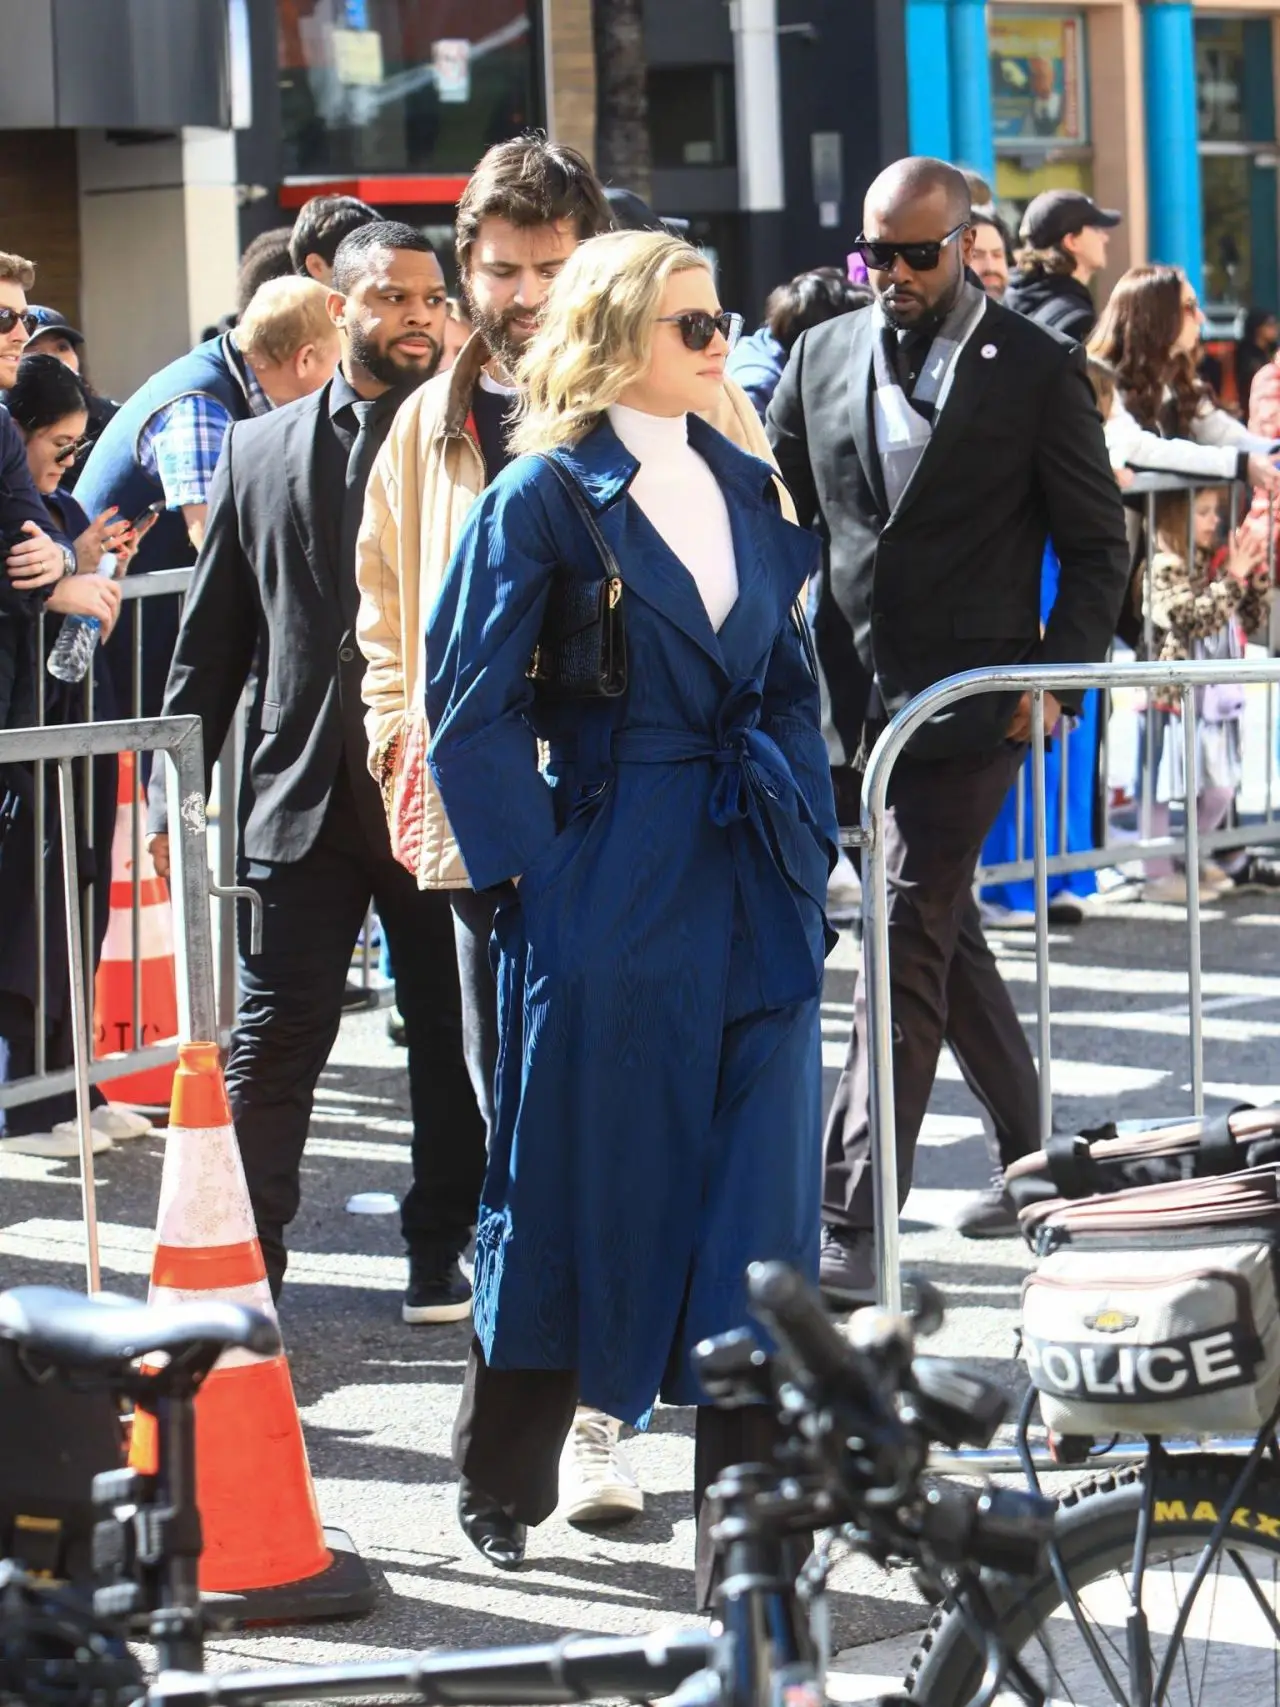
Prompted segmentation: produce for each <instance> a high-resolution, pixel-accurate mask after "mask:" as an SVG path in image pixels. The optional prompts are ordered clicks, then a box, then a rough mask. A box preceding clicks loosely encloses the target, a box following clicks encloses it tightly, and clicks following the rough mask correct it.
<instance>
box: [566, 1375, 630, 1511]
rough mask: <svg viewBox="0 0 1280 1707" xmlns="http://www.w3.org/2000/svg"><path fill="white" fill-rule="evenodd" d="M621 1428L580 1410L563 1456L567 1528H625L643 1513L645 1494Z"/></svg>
mask: <svg viewBox="0 0 1280 1707" xmlns="http://www.w3.org/2000/svg"><path fill="white" fill-rule="evenodd" d="M621 1426H622V1425H621V1424H620V1423H618V1422H615V1421H614V1419H613V1418H612V1417H607V1416H605V1414H604V1412H603V1411H593V1410H591V1409H589V1408H588V1407H587V1406H586V1405H579V1406H578V1409H577V1413H576V1415H575V1416H574V1419H573V1427H572V1428H571V1429H570V1430H569V1438H568V1439H567V1440H566V1441H565V1443H564V1451H563V1452H562V1453H561V1454H560V1510H559V1514H560V1516H561V1517H563V1518H564V1520H565V1521H566V1523H587V1524H591V1523H622V1522H624V1521H625V1520H626V1519H627V1518H629V1517H634V1516H635V1515H636V1514H637V1513H638V1512H642V1511H643V1510H644V1494H643V1492H642V1491H641V1488H640V1484H639V1482H637V1481H636V1477H635V1472H634V1471H633V1470H632V1468H631V1466H630V1465H629V1464H628V1463H627V1460H626V1458H625V1456H624V1455H623V1451H622V1447H621V1446H620V1445H619V1442H618V1431H619V1429H620V1428H621Z"/></svg>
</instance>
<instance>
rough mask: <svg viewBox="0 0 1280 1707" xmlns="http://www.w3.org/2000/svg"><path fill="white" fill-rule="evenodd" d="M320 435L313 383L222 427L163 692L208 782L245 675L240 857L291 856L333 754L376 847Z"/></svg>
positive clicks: (345, 568)
mask: <svg viewBox="0 0 1280 1707" xmlns="http://www.w3.org/2000/svg"><path fill="white" fill-rule="evenodd" d="M332 430H333V429H332V427H331V425H330V422H329V387H328V386H327V385H326V386H325V387H324V388H323V389H322V390H320V391H319V392H316V393H315V394H314V395H313V396H311V397H306V398H304V399H303V400H302V401H301V402H299V403H292V404H289V405H287V406H286V407H285V408H283V409H275V410H272V412H271V413H270V414H268V415H262V416H260V417H258V418H257V419H256V420H250V421H243V422H239V423H237V424H236V425H234V426H233V427H232V428H231V430H230V432H229V433H228V434H227V437H226V440H225V443H224V445H223V449H222V456H221V459H220V461H219V463H218V469H217V473H216V474H215V475H214V479H213V484H212V486H211V488H210V491H209V514H208V521H207V524H206V529H205V537H204V544H203V545H202V546H201V548H200V555H199V557H198V558H197V560H196V566H195V572H194V574H193V576H192V582H191V590H190V592H189V594H188V595H187V602H186V607H185V609H184V611H183V617H182V629H181V632H180V633H179V635H178V644H177V648H176V650H175V652H174V656H173V664H172V666H171V668H170V670H169V681H168V685H167V687H166V690H165V697H164V710H165V714H166V715H167V716H178V715H184V714H190V713H194V714H195V715H196V716H197V717H199V718H200V719H201V721H202V723H203V725H204V758H205V777H206V789H207V787H208V780H209V778H210V776H211V775H212V771H213V764H214V761H215V760H216V758H217V756H218V754H219V753H220V752H221V750H222V744H223V742H224V741H225V739H226V736H227V731H228V730H229V728H230V727H231V721H232V719H233V718H234V717H235V714H236V710H237V707H238V706H239V704H240V699H241V695H242V694H243V692H244V688H245V684H246V682H247V681H248V680H249V678H250V675H251V674H252V676H253V690H252V696H251V699H250V705H249V716H248V727H247V732H246V738H245V754H244V767H243V772H242V778H241V788H240V832H241V851H242V853H243V854H244V856H245V857H246V858H247V859H253V860H282V861H291V860H298V859H301V858H302V856H303V855H304V854H305V853H306V852H307V851H308V849H309V848H310V847H311V845H312V843H313V842H314V841H315V839H316V835H317V833H318V832H319V829H320V825H321V823H322V821H323V819H324V815H325V810H326V808H327V807H328V804H329V797H330V794H331V793H332V791H333V786H334V782H335V780H336V778H337V775H338V770H339V766H340V764H341V762H342V759H343V756H344V753H345V755H346V759H347V769H348V772H349V774H350V777H351V781H352V786H353V789H354V792H355V796H356V804H357V809H358V811H359V813H360V817H361V820H362V821H363V823H364V825H365V828H366V831H367V832H368V834H369V837H370V839H371V842H372V845H373V847H374V848H380V847H382V846H383V845H384V844H385V845H386V846H387V849H388V853H389V851H390V843H389V838H388V834H387V826H386V819H385V817H384V815H383V811H382V804H381V800H380V798H379V795H378V790H377V788H376V786H375V784H374V781H373V778H372V777H371V776H370V775H369V773H368V770H367V754H368V742H367V739H366V736H365V732H364V702H363V701H362V699H361V697H360V685H361V682H362V680H363V677H364V661H363V658H362V657H361V655H360V650H359V647H358V646H357V645H356V641H355V632H354V630H355V620H356V609H357V605H358V602H359V599H358V592H357V588H356V578H355V563H354V561H352V562H350V563H344V562H342V561H341V551H340V549H339V541H340V536H341V527H342V503H343V497H344V491H343V487H342V486H341V485H340V484H336V483H335V482H334V481H333V480H331V479H330V480H324V479H321V478H319V476H318V469H317V458H318V455H319V447H320V443H321V440H320V435H321V434H324V433H331V432H332ZM163 769H164V767H162V766H156V767H155V771H154V773H153V781H152V793H151V811H150V823H151V827H152V828H153V829H159V828H163V826H164V796H163V782H164V779H163V774H162V772H163Z"/></svg>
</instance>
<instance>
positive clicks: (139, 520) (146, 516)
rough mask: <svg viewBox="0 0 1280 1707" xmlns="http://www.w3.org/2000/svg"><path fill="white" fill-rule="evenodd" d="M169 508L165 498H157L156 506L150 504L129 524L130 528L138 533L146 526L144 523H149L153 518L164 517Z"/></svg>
mask: <svg viewBox="0 0 1280 1707" xmlns="http://www.w3.org/2000/svg"><path fill="white" fill-rule="evenodd" d="M168 507H169V506H168V505H167V504H166V503H165V501H164V499H163V498H157V499H156V501H155V503H154V504H148V505H147V507H146V509H145V510H143V511H142V513H141V514H140V515H137V516H135V517H134V518H133V520H132V521H131V522H130V523H129V526H130V527H131V528H133V529H134V530H135V532H136V531H137V529H138V528H140V527H142V526H143V525H144V523H146V522H149V521H150V520H151V518H152V517H153V516H162V515H163V514H164V512H165V511H166V510H167V509H168Z"/></svg>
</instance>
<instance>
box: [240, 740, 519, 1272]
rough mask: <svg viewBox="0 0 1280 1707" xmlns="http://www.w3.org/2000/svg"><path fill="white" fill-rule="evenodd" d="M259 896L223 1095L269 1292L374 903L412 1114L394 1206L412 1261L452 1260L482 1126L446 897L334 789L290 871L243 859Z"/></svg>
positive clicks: (473, 1202) (462, 1235) (474, 1183)
mask: <svg viewBox="0 0 1280 1707" xmlns="http://www.w3.org/2000/svg"><path fill="white" fill-rule="evenodd" d="M241 876H242V881H243V882H245V883H248V884H251V885H252V886H253V887H254V888H255V889H257V891H258V892H259V894H260V895H261V897H262V907H263V921H262V952H261V953H260V954H249V953H247V952H245V947H244V945H245V944H247V942H248V940H249V937H248V918H247V909H243V910H242V912H241V916H240V921H239V927H240V942H241V955H240V1011H239V1015H238V1017H237V1022H236V1029H235V1031H234V1032H233V1033H232V1037H231V1054H230V1059H229V1060H228V1063H227V1091H228V1094H229V1096H230V1100H231V1112H232V1116H233V1117H234V1119H235V1124H236V1133H237V1136H238V1137H239V1140H240V1152H241V1155H242V1156H243V1158H244V1169H245V1176H246V1178H247V1180H248V1184H249V1196H250V1199H251V1200H252V1203H253V1212H254V1218H255V1220H256V1222H257V1225H258V1236H259V1238H260V1239H261V1241H262V1254H263V1259H264V1261H265V1262H266V1266H267V1274H268V1276H269V1278H270V1280H271V1283H272V1288H273V1291H275V1292H277V1293H278V1292H279V1289H280V1283H281V1281H282V1280H283V1277H284V1270H285V1263H286V1260H287V1259H286V1255H285V1247H284V1230H285V1228H286V1227H287V1226H288V1225H289V1223H290V1222H291V1221H292V1220H293V1217H294V1216H295V1214H296V1213H297V1210H298V1200H299V1183H298V1167H299V1163H300V1161H301V1158H302V1151H303V1146H304V1145H305V1143H306V1139H307V1127H308V1124H309V1122H310V1119H311V1103H312V1098H313V1095H314V1092H315V1086H316V1081H317V1080H318V1078H319V1077H320V1073H321V1070H322V1069H323V1067H324V1064H325V1062H326V1060H327V1059H328V1056H329V1051H330V1049H331V1048H332V1047H333V1042H334V1038H335V1037H336V1036H337V1033H338V1025H339V1022H340V1020H341V1018H342V993H343V988H344V986H345V983H346V978H347V972H348V970H349V968H350V965H351V954H352V950H353V948H354V947H355V943H356V940H357V938H358V937H359V934H360V927H361V925H362V924H363V922H364V917H365V912H366V910H367V908H368V905H369V902H370V900H371V899H372V900H373V901H374V902H376V903H377V908H378V914H379V916H380V918H381V920H382V928H383V930H384V931H385V932H386V936H387V942H388V944H389V946H390V949H391V958H392V963H393V965H394V968H395V981H396V1004H397V1006H398V1007H399V1009H400V1013H401V1016H402V1017H403V1019H404V1026H405V1035H406V1039H407V1042H408V1057H409V1101H410V1106H411V1110H412V1114H413V1145H412V1160H413V1183H412V1185H411V1186H410V1188H409V1191H408V1193H407V1194H406V1196H405V1199H404V1202H403V1203H402V1204H401V1208H400V1227H401V1231H402V1233H403V1235H404V1240H405V1244H406V1245H407V1246H408V1248H409V1251H410V1254H411V1255H412V1254H414V1253H419V1252H421V1253H426V1252H433V1251H437V1250H440V1249H442V1248H447V1249H448V1250H449V1251H451V1252H460V1251H461V1250H462V1249H463V1247H464V1246H465V1245H466V1243H467V1240H468V1239H469V1238H470V1236H471V1230H472V1228H473V1227H474V1225H475V1219H476V1209H477V1205H478V1203H479V1198H480V1187H481V1184H482V1183H483V1180H484V1162H485V1150H484V1124H483V1122H482V1120H481V1118H480V1111H479V1109H478V1108H477V1106H476V1098H475V1093H474V1091H473V1090H472V1088H471V1080H470V1078H469V1076H468V1073H467V1064H466V1060H465V1058H464V1055H463V1048H462V1011H461V1001H460V998H459V991H458V963H457V957H456V952H455V948H454V937H453V914H452V911H451V910H450V907H449V897H448V895H447V894H446V893H444V892H443V891H440V890H420V889H419V888H418V886H417V884H416V883H415V882H414V880H413V878H412V877H411V876H410V874H409V873H408V872H407V871H406V870H404V868H403V867H402V866H400V865H398V864H397V863H396V861H395V860H393V859H392V857H391V854H390V851H389V850H388V851H387V852H385V853H376V854H375V853H374V852H373V851H372V849H371V847H370V843H369V840H368V839H367V837H366V836H365V833H364V830H363V829H362V827H361V824H360V820H359V814H358V812H357V809H356V806H355V801H354V798H353V796H352V793H351V789H350V786H349V784H347V783H346V777H345V773H343V774H342V776H341V785H340V786H339V787H337V788H335V790H334V795H333V798H332V800H331V801H330V806H329V811H328V812H327V814H326V816H325V821H324V824H323V825H322V827H321V830H320V834H319V836H318V837H317V838H316V841H315V843H314V845H313V846H312V847H311V849H310V850H309V851H308V852H307V853H306V854H305V855H304V857H303V858H302V859H300V860H297V861H294V862H291V863H288V864H283V863H281V864H275V863H273V864H263V863H261V862H256V861H241Z"/></svg>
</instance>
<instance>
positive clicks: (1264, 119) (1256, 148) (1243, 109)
mask: <svg viewBox="0 0 1280 1707" xmlns="http://www.w3.org/2000/svg"><path fill="white" fill-rule="evenodd" d="M1195 37H1196V112H1197V122H1198V126H1199V134H1200V184H1201V196H1202V217H1203V222H1204V223H1203V231H1204V295H1205V299H1206V300H1207V301H1208V302H1211V303H1218V304H1221V305H1223V306H1232V307H1236V308H1237V309H1239V308H1248V307H1252V306H1253V305H1254V304H1261V305H1263V306H1267V307H1271V306H1274V304H1275V302H1276V293H1277V283H1278V281H1277V264H1276V256H1277V221H1276V152H1275V135H1276V109H1275V91H1274V87H1273V84H1272V70H1271V66H1272V55H1271V20H1270V18H1212V17H1205V18H1197V19H1196V21H1195Z"/></svg>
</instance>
